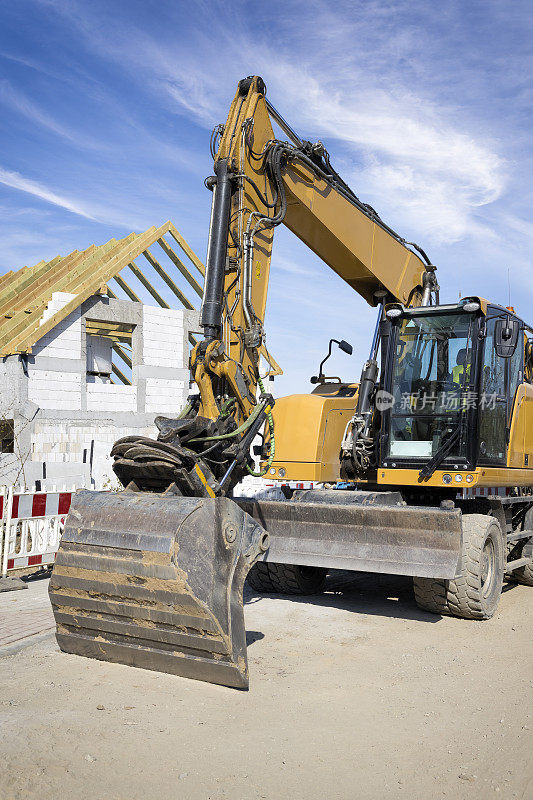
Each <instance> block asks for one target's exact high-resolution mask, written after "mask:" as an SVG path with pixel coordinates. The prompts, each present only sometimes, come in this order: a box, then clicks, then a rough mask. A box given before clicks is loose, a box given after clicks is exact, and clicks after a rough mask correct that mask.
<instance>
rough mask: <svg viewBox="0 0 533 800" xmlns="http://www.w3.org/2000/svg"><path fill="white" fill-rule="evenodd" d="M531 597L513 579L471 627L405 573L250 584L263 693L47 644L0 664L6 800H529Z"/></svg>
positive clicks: (532, 787) (252, 650) (0, 781)
mask: <svg viewBox="0 0 533 800" xmlns="http://www.w3.org/2000/svg"><path fill="white" fill-rule="evenodd" d="M339 584H340V588H339ZM335 585H336V586H337V588H335ZM30 589H31V587H30ZM34 591H41V592H42V589H38V590H34ZM18 594H22V593H18ZM5 597H6V595H4V598H5ZM43 597H44V593H43ZM532 598H533V594H532V590H531V589H530V588H528V587H523V586H508V587H506V591H505V593H504V595H503V596H502V601H501V605H500V611H499V613H498V616H497V617H496V618H495V619H493V620H491V621H489V622H485V623H476V622H474V623H472V622H467V621H463V620H456V619H447V618H442V619H441V618H439V617H433V616H431V615H429V614H425V613H423V612H420V611H418V610H417V608H416V606H415V604H414V601H413V599H412V595H411V587H410V582H409V581H408V580H406V579H398V578H388V577H387V578H376V577H374V576H358V577H356V578H355V579H354V578H353V576H342V575H341V576H335V577H334V578H333V587H332V588H331V589H330V591H329V592H328V593H326V594H324V595H321V596H319V597H315V598H311V599H309V598H305V599H299V600H294V599H287V598H281V597H277V596H274V597H259V596H258V595H255V594H253V593H251V592H250V591H249V590H247V592H246V622H247V628H248V631H249V635H248V638H249V648H248V655H249V663H250V673H251V688H250V691H249V692H238V691H235V690H231V689H226V688H222V687H218V686H212V685H209V684H203V683H198V682H194V681H187V680H184V679H182V678H177V677H173V676H170V675H162V674H157V673H152V672H147V671H143V670H135V669H133V668H131V667H125V666H121V665H115V664H106V663H100V662H97V661H91V660H87V659H84V658H80V657H76V656H69V655H65V654H62V653H60V652H59V650H58V648H57V645H56V643H55V639H54V638H53V636H51V635H50V634H41V639H40V641H38V642H36V643H35V642H33V643H31V644H29V645H27V646H25V647H24V648H22V649H19V650H18V652H16V653H14V654H13V652H12V651H11V654H9V655H4V657H2V658H0V722H1V727H0V797H1V798H2V800H15V799H16V798H24V800H26V799H27V798H42V800H52V798H53V800H57V798H84V799H87V800H137V799H139V800H141V799H142V800H145V798H157V799H158V800H167V798H169V800H170V798H172V800H174V798H187V800H189V799H190V800H197V799H198V800H208V799H209V798H212V799H213V800H215V798H216V800H256V799H257V800H281V798H288V799H289V800H356V799H357V798H365V800H381V798H409V800H417V798H422V799H423V800H429V799H430V798H443V797H445V798H454V800H460V799H461V798H468V800H477V799H478V798H479V800H482V799H483V800H484V798H491V797H502V798H520V799H521V800H531V798H533V766H532V759H531V751H532V745H533V707H532V706H533V704H532V691H531V689H532V684H533V648H532V644H531V632H532V619H533V613H532V609H533V604H532ZM5 602H7V601H5ZM43 635H44V637H45V638H44V639H43V638H42V636H43Z"/></svg>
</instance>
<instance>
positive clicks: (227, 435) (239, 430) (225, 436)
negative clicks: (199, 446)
mask: <svg viewBox="0 0 533 800" xmlns="http://www.w3.org/2000/svg"><path fill="white" fill-rule="evenodd" d="M257 383H258V384H259V388H260V389H261V392H262V393H263V394H265V387H264V385H263V381H262V380H261V378H258V379H257ZM225 406H226V404H225ZM263 408H264V407H263V406H261V405H260V406H257V408H255V409H254V410H253V412H252V413H251V414H250V416H249V417H248V419H247V420H246V421H245V422H243V424H242V425H241V426H240V427H239V428H237V429H236V430H234V431H231V433H221V434H220V435H219V436H206V437H204V438H202V439H190V440H189V442H190V443H191V444H192V442H217V441H224V440H225V439H232V438H234V437H235V436H238V435H239V434H240V433H244V432H245V431H247V430H248V428H249V427H250V425H251V424H252V422H254V420H255V419H257V417H258V415H259V414H260V413H261V411H262V410H263ZM224 411H227V408H226V407H224V408H223V412H222V413H224ZM266 417H267V421H268V429H269V431H270V455H269V457H268V461H267V463H266V465H265V467H264V469H262V470H260V471H259V472H255V471H254V470H252V469H251V468H250V467H249V466H248V464H247V465H246V471H247V472H248V473H249V474H250V475H252V476H253V477H254V478H262V477H263V475H266V473H267V472H268V470H269V469H270V467H271V466H272V462H273V461H274V455H275V453H276V440H275V438H274V418H273V416H272V411H267V413H266Z"/></svg>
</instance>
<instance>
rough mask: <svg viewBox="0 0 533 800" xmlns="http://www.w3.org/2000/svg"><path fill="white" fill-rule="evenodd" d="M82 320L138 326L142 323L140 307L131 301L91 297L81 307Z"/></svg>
mask: <svg viewBox="0 0 533 800" xmlns="http://www.w3.org/2000/svg"><path fill="white" fill-rule="evenodd" d="M81 313H82V316H83V317H84V318H87V317H89V318H90V319H97V320H101V321H102V322H123V323H126V324H128V325H139V324H140V322H141V321H142V305H141V304H140V303H132V302H131V300H115V298H113V297H105V296H98V295H93V296H92V297H89V299H88V300H86V301H85V302H84V303H83V304H82V306H81Z"/></svg>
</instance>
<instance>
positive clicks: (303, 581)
mask: <svg viewBox="0 0 533 800" xmlns="http://www.w3.org/2000/svg"><path fill="white" fill-rule="evenodd" d="M326 574H327V569H323V568H322V567H301V566H298V565H296V564H271V563H265V562H261V561H260V562H258V563H257V564H254V566H253V567H252V569H251V570H250V572H249V573H248V583H249V584H250V586H251V587H252V589H254V590H255V591H256V592H261V593H263V594H318V593H319V592H321V591H322V589H323V588H324V584H325V582H326Z"/></svg>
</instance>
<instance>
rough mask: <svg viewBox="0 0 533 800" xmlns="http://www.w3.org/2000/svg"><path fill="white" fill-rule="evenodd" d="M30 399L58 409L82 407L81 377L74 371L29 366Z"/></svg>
mask: <svg viewBox="0 0 533 800" xmlns="http://www.w3.org/2000/svg"><path fill="white" fill-rule="evenodd" d="M28 373H29V377H28V400H31V401H32V402H33V403H37V405H38V406H39V407H40V408H50V409H55V410H56V411H79V410H80V409H81V379H82V376H81V375H78V374H76V373H74V372H55V371H53V370H48V369H32V368H31V366H30V367H28Z"/></svg>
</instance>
